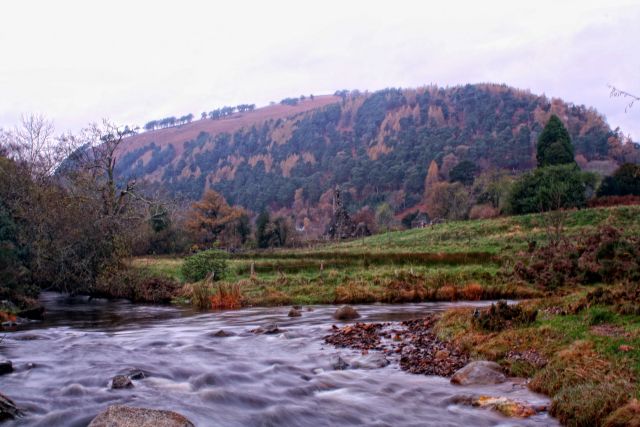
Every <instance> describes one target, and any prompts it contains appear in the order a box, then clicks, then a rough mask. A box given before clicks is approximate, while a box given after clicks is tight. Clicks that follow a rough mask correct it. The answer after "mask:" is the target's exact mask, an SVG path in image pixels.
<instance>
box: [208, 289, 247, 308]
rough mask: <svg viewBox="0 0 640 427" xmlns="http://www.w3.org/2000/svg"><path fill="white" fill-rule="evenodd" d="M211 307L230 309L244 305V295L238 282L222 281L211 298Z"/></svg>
mask: <svg viewBox="0 0 640 427" xmlns="http://www.w3.org/2000/svg"><path fill="white" fill-rule="evenodd" d="M210 302H211V308H213V309H218V310H229V309H236V308H240V307H242V302H243V297H242V292H240V285H239V284H237V283H233V284H231V283H220V284H218V285H217V287H216V292H215V293H214V294H213V296H211V298H210Z"/></svg>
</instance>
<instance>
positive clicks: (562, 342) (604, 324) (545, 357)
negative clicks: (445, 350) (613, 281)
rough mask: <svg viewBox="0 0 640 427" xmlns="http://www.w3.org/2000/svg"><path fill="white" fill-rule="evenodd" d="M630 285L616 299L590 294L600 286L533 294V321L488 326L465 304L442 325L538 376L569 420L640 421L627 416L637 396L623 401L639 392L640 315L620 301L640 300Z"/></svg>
mask: <svg viewBox="0 0 640 427" xmlns="http://www.w3.org/2000/svg"><path fill="white" fill-rule="evenodd" d="M628 286H632V291H631V292H619V293H618V296H616V298H615V300H616V302H615V303H613V304H609V303H607V302H605V301H602V300H598V299H594V298H588V295H593V294H594V292H595V290H594V289H593V288H589V289H588V290H587V289H579V290H577V291H576V292H574V293H571V294H570V295H567V296H563V297H550V298H545V299H536V300H531V301H528V302H526V303H524V305H526V307H527V308H528V309H531V310H538V317H537V319H536V321H535V322H533V323H530V324H526V325H519V326H518V325H507V326H505V327H504V328H503V329H501V330H497V331H495V330H494V331H487V330H483V329H482V328H480V327H478V325H476V324H474V322H473V313H472V311H470V310H466V309H458V310H451V311H449V312H447V313H445V314H444V315H443V317H442V318H441V320H440V321H439V323H438V325H437V327H436V329H437V331H438V336H439V338H440V339H443V340H446V341H452V342H454V343H456V344H457V345H459V346H460V347H462V348H464V349H465V350H466V351H468V352H470V353H471V355H472V356H473V357H475V358H478V359H489V360H494V361H496V362H498V363H500V364H501V365H502V366H503V367H504V368H505V369H506V370H507V371H508V372H510V373H511V375H514V376H521V377H529V378H531V382H530V385H529V386H530V388H531V389H533V390H534V391H538V392H541V393H544V394H547V395H549V396H550V397H551V398H552V399H553V403H552V407H551V413H552V414H553V415H554V416H556V417H558V418H559V419H560V421H561V422H562V423H563V424H565V425H570V426H597V425H609V426H618V425H619V426H627V425H638V424H637V423H638V422H640V413H636V415H635V418H634V420H635V422H636V424H633V423H632V422H631V421H630V420H629V419H625V418H624V416H625V414H624V412H629V410H631V411H632V412H633V408H632V407H633V403H632V404H631V407H627V408H624V409H620V408H623V407H624V406H625V405H626V404H627V403H628V402H630V401H631V399H633V398H638V397H640V386H639V382H638V378H639V375H640V316H638V315H636V314H623V313H624V312H625V310H621V309H620V307H621V306H622V305H621V304H624V303H625V302H627V303H630V304H633V305H635V306H636V307H638V302H640V301H639V300H638V298H637V295H638V291H637V288H636V286H637V285H628ZM621 288H622V286H618V287H617V288H616V287H614V288H611V289H618V291H621ZM625 299H626V300H627V301H625ZM621 311H622V313H621ZM630 408H631V409H630ZM618 409H619V411H618V412H617V413H615V411H616V410H618Z"/></svg>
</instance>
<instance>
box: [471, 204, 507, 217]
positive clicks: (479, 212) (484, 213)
mask: <svg viewBox="0 0 640 427" xmlns="http://www.w3.org/2000/svg"><path fill="white" fill-rule="evenodd" d="M497 216H500V209H498V208H494V207H493V206H491V205H490V204H488V203H487V204H482V205H473V207H472V208H471V211H469V219H489V218H495V217H497Z"/></svg>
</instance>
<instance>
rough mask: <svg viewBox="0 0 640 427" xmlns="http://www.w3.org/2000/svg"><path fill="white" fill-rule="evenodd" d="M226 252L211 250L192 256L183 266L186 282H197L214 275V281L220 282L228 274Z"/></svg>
mask: <svg viewBox="0 0 640 427" xmlns="http://www.w3.org/2000/svg"><path fill="white" fill-rule="evenodd" d="M228 257H229V256H228V255H227V253H226V252H223V251H219V250H216V249H209V250H206V251H202V252H198V253H197V254H194V255H191V256H190V257H187V258H186V259H185V260H184V263H183V264H182V275H183V276H184V278H185V279H186V280H189V281H191V282H196V281H198V280H204V279H205V278H207V277H208V276H209V275H211V274H212V279H213V280H220V279H221V278H222V277H224V275H225V273H226V272H227V258H228Z"/></svg>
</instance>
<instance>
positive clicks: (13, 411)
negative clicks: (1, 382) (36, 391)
mask: <svg viewBox="0 0 640 427" xmlns="http://www.w3.org/2000/svg"><path fill="white" fill-rule="evenodd" d="M21 415H22V413H21V412H20V410H19V409H18V407H17V406H16V404H15V403H13V400H11V399H9V398H8V397H7V396H5V395H4V394H2V393H0V421H4V420H11V419H13V418H15V417H19V416H21Z"/></svg>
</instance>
